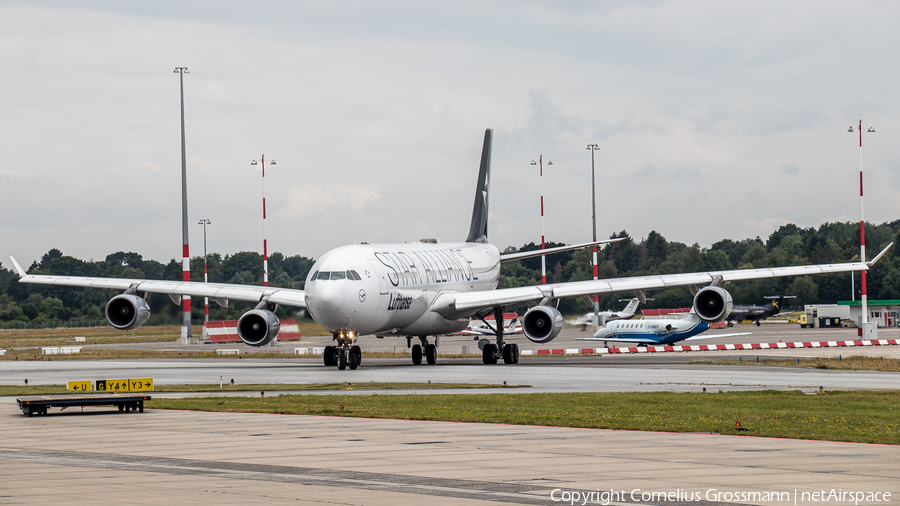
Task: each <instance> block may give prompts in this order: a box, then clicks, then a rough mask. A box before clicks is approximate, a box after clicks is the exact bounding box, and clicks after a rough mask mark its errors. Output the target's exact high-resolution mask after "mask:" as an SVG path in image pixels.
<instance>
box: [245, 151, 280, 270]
mask: <svg viewBox="0 0 900 506" xmlns="http://www.w3.org/2000/svg"><path fill="white" fill-rule="evenodd" d="M269 163H270V164H271V165H275V160H272V161H271V162H269ZM250 165H256V160H253V163H251V164H250ZM260 165H261V166H262V204H263V208H262V209H263V286H269V245H268V243H267V242H266V155H265V154H263V155H262V157H260Z"/></svg>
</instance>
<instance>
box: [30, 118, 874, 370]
mask: <svg viewBox="0 0 900 506" xmlns="http://www.w3.org/2000/svg"><path fill="white" fill-rule="evenodd" d="M491 141H492V131H491V130H487V131H485V134H484V146H483V149H482V152H481V165H480V169H479V172H478V184H477V187H476V189H475V201H474V207H473V212H472V219H471V222H470V225H469V234H468V236H467V237H466V240H465V241H464V242H457V243H441V244H439V243H436V242H434V241H423V242H417V243H404V244H357V245H350V246H343V247H340V248H337V249H334V250H331V251H329V252H327V253H325V254H324V255H322V257H321V258H319V260H318V261H317V262H316V263H315V265H314V266H313V267H312V269H311V271H310V274H309V276H308V277H307V279H306V285H305V287H304V288H305V289H304V290H294V289H286V288H277V287H262V286H249V285H234V284H214V283H208V284H207V283H198V282H185V281H160V280H147V279H121V278H90V277H74V276H72V277H69V276H45V275H29V274H27V273H26V272H25V270H24V269H22V267H21V266H20V265H19V264H18V263H16V261H15V259H13V265H14V266H15V268H16V270H17V271H18V273H19V276H21V279H20V280H19V282H21V283H38V284H49V285H63V286H80V287H93V288H107V289H117V290H122V291H123V292H124V293H122V294H120V295H117V296H115V297H113V298H112V299H111V300H110V301H109V303H108V304H107V305H106V318H107V319H108V320H109V322H110V324H111V325H112V326H113V327H115V328H117V329H120V330H133V329H136V328H138V327H140V326H141V325H142V324H143V323H144V322H145V321H147V318H148V317H149V316H150V307H149V306H148V304H147V302H146V300H145V298H146V296H147V294H149V293H165V294H168V295H169V296H170V298H171V299H172V300H173V302H176V303H179V302H180V301H181V297H182V296H191V297H209V298H210V299H211V300H213V301H215V302H216V303H218V304H219V305H222V306H224V305H227V304H228V301H229V300H240V301H248V302H254V303H256V307H255V309H252V310H250V311H247V312H246V313H244V315H243V316H241V318H240V320H239V321H238V327H237V329H238V335H239V336H240V338H241V340H242V341H243V342H244V343H246V344H248V345H250V346H263V345H265V344H267V343H270V342H272V340H274V339H275V338H276V337H277V335H278V331H279V328H280V324H279V322H278V318H277V317H276V316H275V313H274V311H275V309H276V307H277V305H278V304H283V305H287V306H293V307H299V308H306V310H307V311H309V314H310V315H311V316H312V317H313V318H314V319H315V320H316V321H317V322H318V323H319V324H320V325H322V326H323V327H325V328H326V329H328V331H329V332H331V333H332V335H333V338H334V343H335V344H334V345H333V346H328V347H327V348H326V349H325V353H324V363H325V365H328V366H335V365H336V366H337V367H338V368H339V369H345V368H347V367H349V368H350V369H355V368H356V367H357V366H358V365H359V363H360V358H361V352H360V347H359V345H358V344H357V342H358V338H359V336H361V335H374V336H376V337H385V336H402V337H405V338H406V339H407V344H408V345H410V344H411V342H412V340H413V339H418V340H419V341H420V344H416V345H415V346H412V355H413V362H414V363H416V364H419V363H421V362H422V358H423V356H424V357H425V359H426V361H427V362H428V363H430V364H433V363H434V362H435V360H436V356H437V350H436V347H435V344H433V343H430V342H429V341H428V339H429V337H434V336H438V335H443V334H450V333H453V332H459V331H462V330H464V329H465V328H466V327H467V326H468V325H469V321H470V318H478V319H481V320H482V321H483V322H484V323H485V324H486V325H488V326H489V327H490V328H492V329H493V330H494V333H495V342H494V343H489V344H487V345H485V346H484V348H483V349H482V360H483V362H484V363H485V364H496V363H497V362H498V361H499V360H501V359H502V360H503V362H504V363H506V364H515V363H518V361H519V348H518V346H517V345H516V344H515V343H508V342H506V339H505V338H506V337H508V334H507V333H505V332H504V325H503V312H504V311H505V310H513V309H515V308H519V307H526V306H528V307H530V308H529V309H528V310H527V311H526V312H525V314H524V316H523V317H522V318H521V323H522V330H523V334H524V335H525V337H526V338H528V339H529V340H531V341H533V342H536V343H546V342H549V341H551V340H553V339H554V338H555V337H556V336H557V335H558V334H559V332H560V330H561V329H562V324H563V318H562V315H561V314H560V312H559V311H558V310H557V309H556V305H557V302H558V301H559V300H560V299H567V298H576V297H590V296H593V295H595V294H603V293H615V292H633V293H634V294H635V297H637V298H638V299H640V300H641V301H642V302H643V301H644V300H645V297H644V292H645V291H646V290H654V289H665V288H671V287H676V286H689V287H691V290H692V291H693V292H694V293H695V298H694V311H695V313H696V314H697V317H698V318H699V319H700V320H702V321H704V322H708V323H709V322H719V321H722V320H723V319H725V317H726V316H728V314H729V313H730V312H731V308H732V299H731V295H730V294H729V293H728V292H727V291H726V290H725V288H724V285H725V284H726V283H728V282H731V281H739V280H746V279H757V278H769V277H778V276H799V275H806V274H820V273H831V272H848V271H858V270H867V269H868V267H869V265H871V264H873V263H874V262H875V261H877V260H878V258H879V257H880V256H881V254H879V255H878V257H876V258H875V259H874V260H872V261H871V262H868V263H866V262H853V263H840V264H825V265H803V266H796V267H777V268H769V269H745V270H731V271H715V272H696V273H682V274H667V275H656V276H643V277H631V278H615V279H603V280H597V281H578V282H570V283H555V284H548V285H539V286H525V287H519V288H504V289H499V290H498V289H497V283H498V281H499V278H500V264H501V262H506V261H513V260H519V259H522V258H527V257H531V256H537V255H541V254H547V253H551V252H556V251H564V250H571V249H577V248H583V247H585V246H589V245H591V244H600V243H605V242H610V241H598V242H596V243H593V242H592V243H586V244H577V245H572V246H563V247H560V248H552V249H547V250H543V251H542V250H537V251H529V252H521V253H512V254H506V255H503V254H501V253H500V251H499V250H498V249H497V247H496V246H494V245H492V244H490V243H489V242H488V226H487V225H488V223H487V222H488V196H489V193H490V192H489V190H490V172H491ZM886 249H887V248H885V250H886ZM883 253H884V252H882V254H883ZM698 301H703V303H702V304H698ZM491 314H493V315H494V320H492V324H491V323H488V321H486V320H485V317H486V316H488V315H491Z"/></svg>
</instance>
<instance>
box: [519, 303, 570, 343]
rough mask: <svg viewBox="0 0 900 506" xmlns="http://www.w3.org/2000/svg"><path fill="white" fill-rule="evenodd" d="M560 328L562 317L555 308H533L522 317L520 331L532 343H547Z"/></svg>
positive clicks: (556, 334) (557, 333)
mask: <svg viewBox="0 0 900 506" xmlns="http://www.w3.org/2000/svg"><path fill="white" fill-rule="evenodd" d="M562 327H563V318H562V315H561V314H560V313H559V311H557V310H556V308H555V307H551V306H534V307H533V308H531V309H529V310H528V312H526V313H525V316H523V317H522V331H523V332H524V333H525V337H527V338H528V339H529V340H530V341H531V342H533V343H549V342H550V341H552V340H553V339H554V338H555V337H556V336H558V335H559V332H560V331H561V330H562Z"/></svg>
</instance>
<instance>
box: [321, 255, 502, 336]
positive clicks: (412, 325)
mask: <svg viewBox="0 0 900 506" xmlns="http://www.w3.org/2000/svg"><path fill="white" fill-rule="evenodd" d="M357 278H358V279H357ZM499 278H500V251H499V250H498V249H497V247H496V246H494V245H492V244H487V243H465V242H464V243H446V244H433V243H404V244H359V245H352V246H343V247H340V248H337V249H333V250H331V251H329V252H328V253H325V254H324V255H322V257H321V258H320V259H319V260H318V261H317V262H316V263H315V265H313V267H312V269H311V270H310V274H309V276H308V277H307V280H306V286H305V288H304V290H305V293H306V307H307V309H308V310H309V313H310V315H311V316H312V317H313V318H314V319H315V320H316V321H317V322H318V323H319V325H322V326H323V327H325V328H326V329H328V330H329V331H330V332H333V333H334V332H341V331H352V332H354V333H356V334H376V335H390V334H393V335H407V336H426V335H435V334H448V333H451V332H458V331H460V330H463V329H465V328H466V327H467V326H468V324H469V319H468V317H465V318H463V317H461V318H453V319H448V318H445V317H444V316H442V315H441V314H439V313H437V312H435V311H431V310H430V309H431V308H432V305H433V304H434V302H435V301H436V300H437V299H438V297H439V296H440V295H441V294H443V293H447V292H471V291H479V290H493V289H495V288H496V287H497V282H498V280H499Z"/></svg>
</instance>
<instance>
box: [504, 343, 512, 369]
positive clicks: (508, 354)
mask: <svg viewBox="0 0 900 506" xmlns="http://www.w3.org/2000/svg"><path fill="white" fill-rule="evenodd" d="M503 363H504V364H511V363H513V358H512V345H511V344H507V345H504V346H503Z"/></svg>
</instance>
